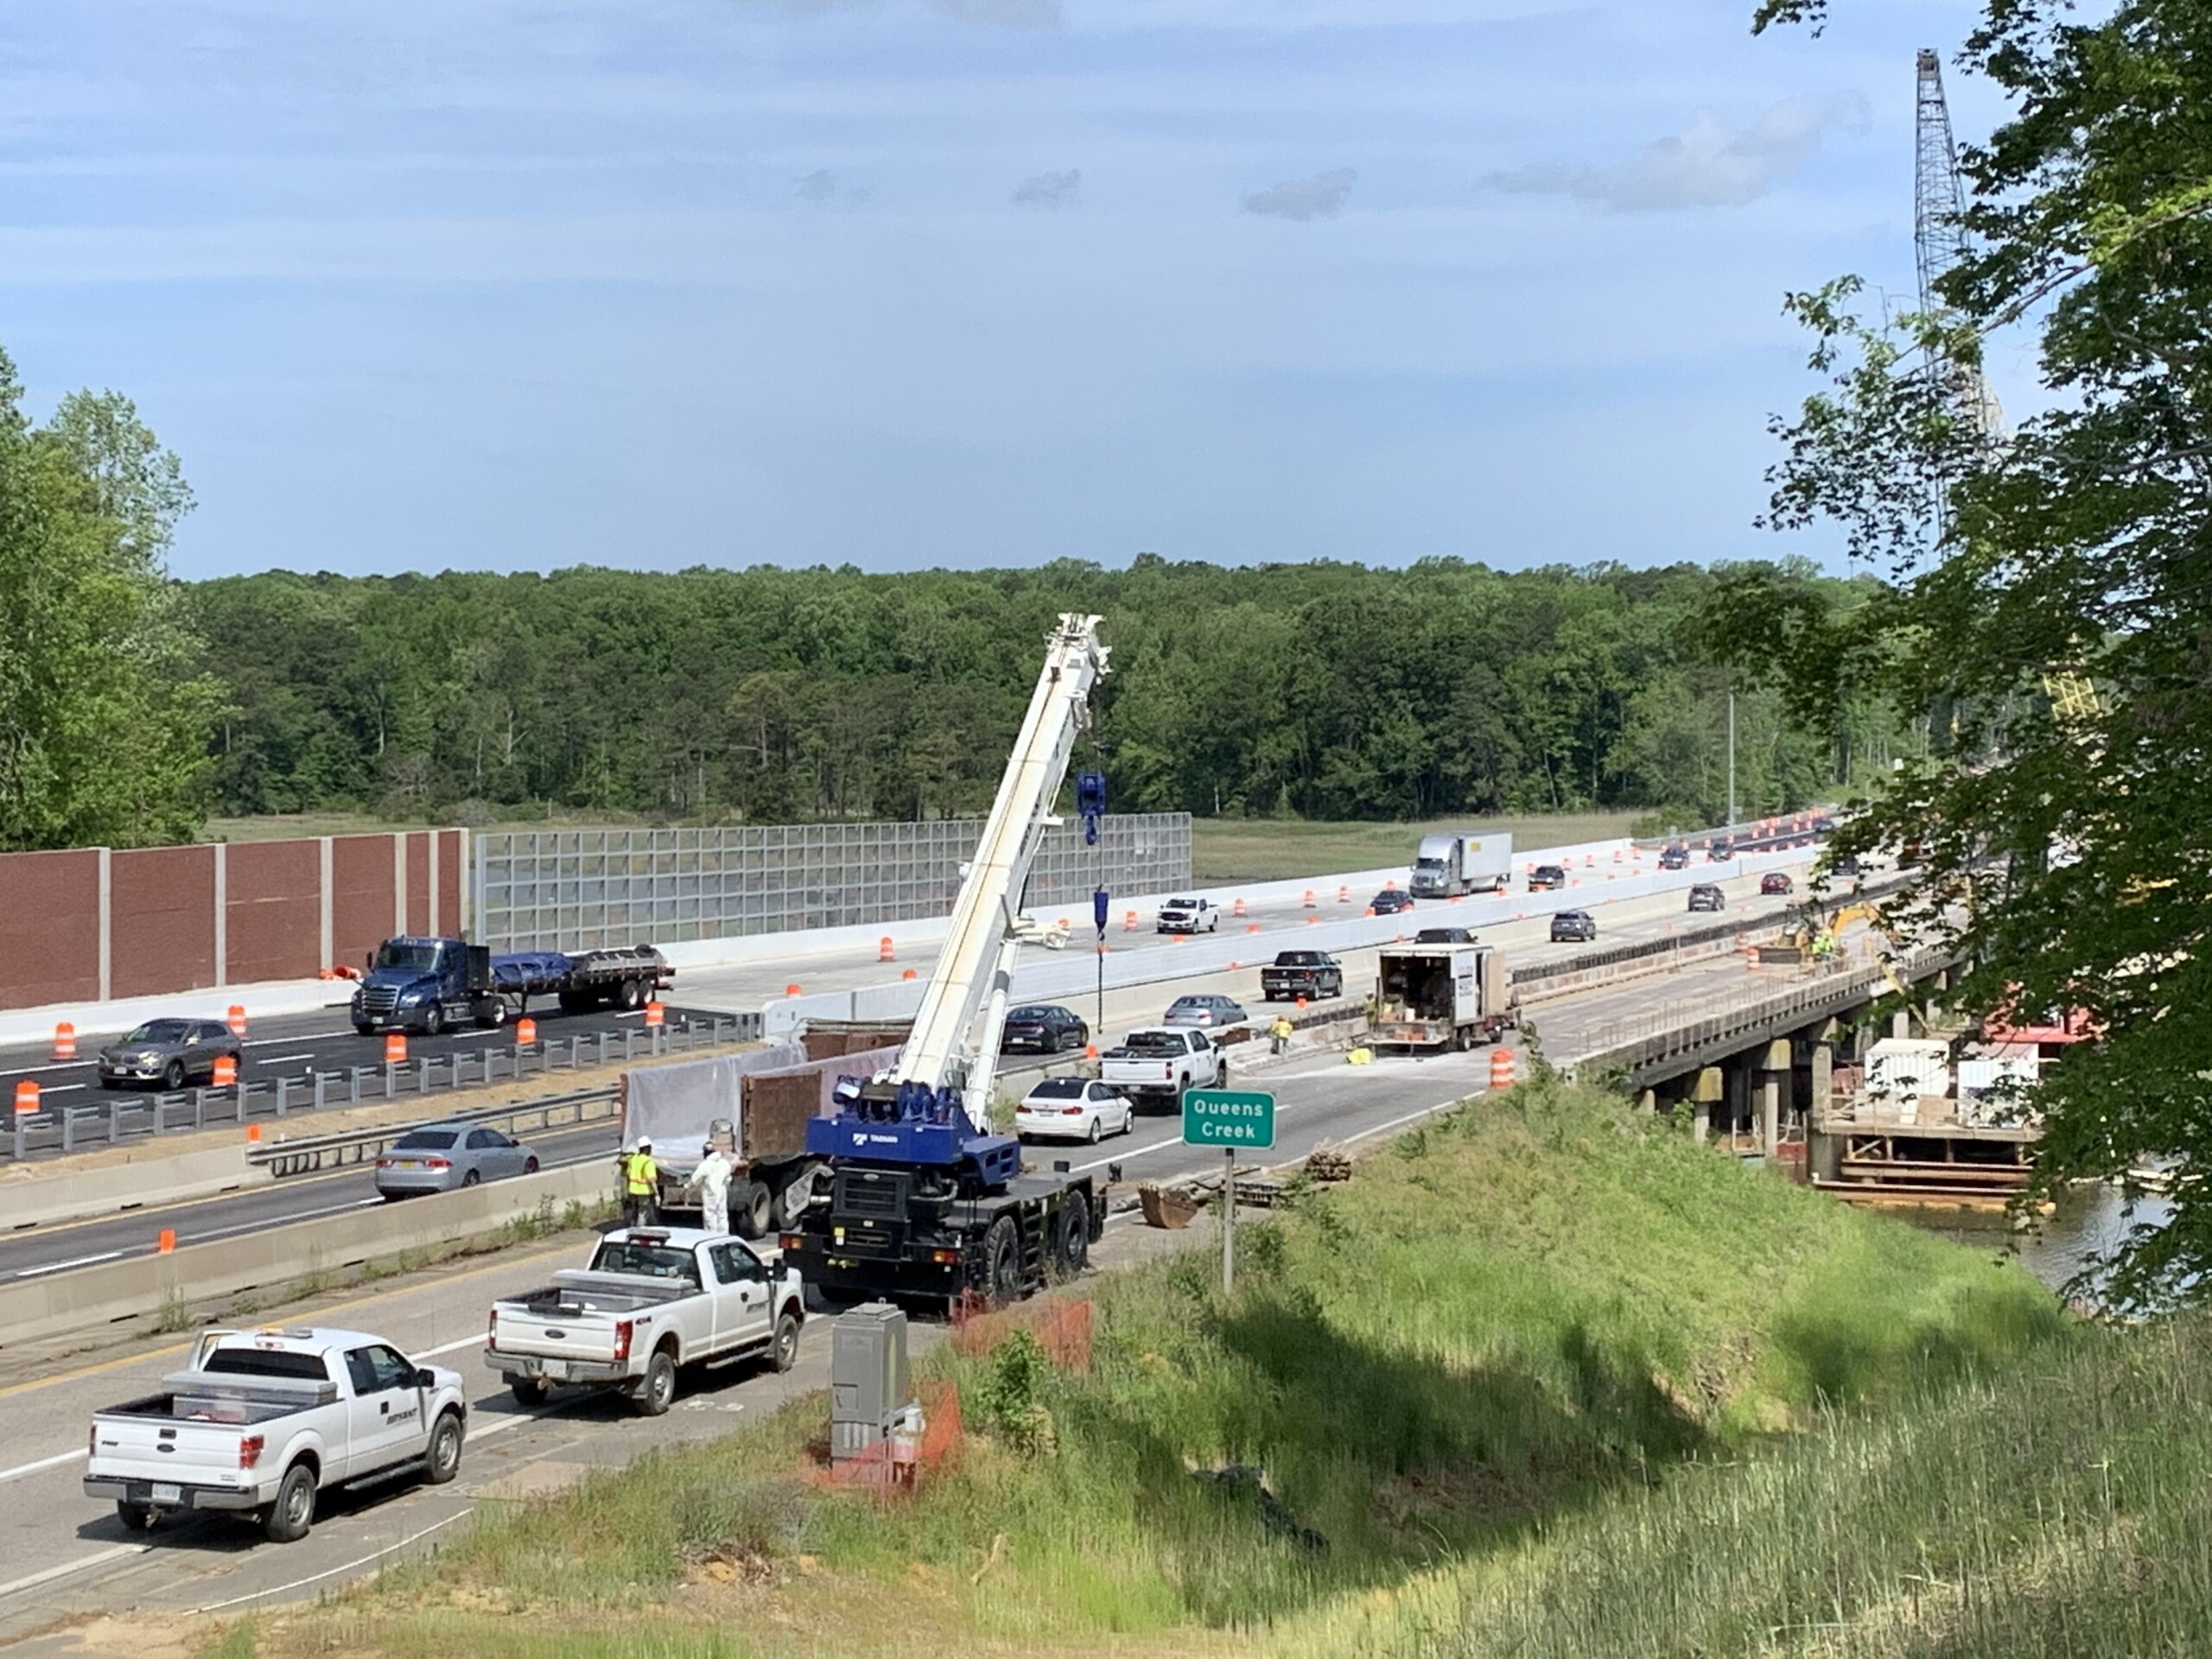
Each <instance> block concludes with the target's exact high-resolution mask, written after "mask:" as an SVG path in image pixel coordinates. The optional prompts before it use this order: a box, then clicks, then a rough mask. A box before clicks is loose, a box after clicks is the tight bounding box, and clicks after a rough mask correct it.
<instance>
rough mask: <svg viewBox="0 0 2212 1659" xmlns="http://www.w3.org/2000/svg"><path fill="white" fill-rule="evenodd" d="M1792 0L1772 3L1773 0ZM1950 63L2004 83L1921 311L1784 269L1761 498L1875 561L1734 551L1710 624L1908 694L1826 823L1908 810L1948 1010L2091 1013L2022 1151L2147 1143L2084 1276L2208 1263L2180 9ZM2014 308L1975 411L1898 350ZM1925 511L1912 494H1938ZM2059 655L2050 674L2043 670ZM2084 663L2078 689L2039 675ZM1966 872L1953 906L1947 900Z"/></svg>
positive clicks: (1975, 328) (1962, 336)
mask: <svg viewBox="0 0 2212 1659" xmlns="http://www.w3.org/2000/svg"><path fill="white" fill-rule="evenodd" d="M1819 10H1820V8H1819V7H1818V6H1817V5H1801V4H1789V3H1771V4H1769V5H1768V6H1766V7H1765V8H1764V10H1763V11H1762V12H1761V14H1760V16H1759V19H1758V22H1760V23H1761V24H1762V25H1764V23H1765V22H1771V21H1784V20H1788V19H1791V18H1801V19H1802V18H1807V17H1810V18H1812V19H1814V20H1815V21H1816V20H1817V16H1818V13H1819ZM1965 61H1966V64H1967V67H1969V68H1970V69H1973V70H1978V71H1980V73H1983V74H1986V75H1987V76H1988V77H1989V78H1990V79H1992V80H1993V81H1994V82H1995V83H1996V85H1997V86H1999V88H2001V89H2002V90H2003V92H2005V94H2006V96H2007V98H2008V99H2009V100H2010V103H2011V115H2010V118H2009V119H2007V120H2006V121H2005V124H2003V125H2002V126H2001V127H2000V128H1999V130H1998V131H1997V132H1996V133H1995V134H1994V135H1993V137H1991V139H1990V140H1989V142H1988V143H1986V145H1984V146H1981V147H1980V148H1977V149H1969V150H1968V151H1967V153H1966V155H1965V156H1963V158H1962V165H1963V168H1964V170H1965V172H1966V175H1967V179H1968V181H1969V182H1970V188H1971V193H1972V194H1971V202H1970V205H1969V207H1968V211H1967V219H1968V226H1969V229H1970V231H1971V232H1973V234H1974V237H1975V238H1976V239H1977V241H1978V245H1979V251H1978V252H1976V253H1975V254H1974V255H1973V256H1972V257H1969V258H1968V259H1967V262H1966V263H1965V264H1963V265H1962V266H1961V268H1960V269H1958V270H1955V271H1954V272H1953V273H1951V274H1950V275H1949V276H1948V277H1947V278H1945V279H1944V281H1943V283H1942V301H1943V302H1944V303H1943V308H1942V311H1941V312H1940V314H1939V315H1933V316H1917V317H1910V318H1905V319H1903V320H1901V321H1899V322H1898V323H1897V324H1896V325H1895V326H1880V325H1873V324H1869V323H1867V322H1866V321H1862V320H1861V319H1860V318H1859V316H1857V315H1854V313H1853V286H1854V285H1853V284H1851V283H1838V284H1834V285H1832V286H1831V287H1829V288H1827V289H1823V290H1821V291H1820V292H1818V293H1815V294H1810V295H1804V296H1796V297H1794V298H1793V300H1792V302H1791V305H1792V308H1793V309H1794V310H1795V311H1796V313H1797V314H1798V315H1800V316H1801V317H1802V319H1803V320H1804V321H1806V322H1807V323H1808V324H1809V325H1810V326H1811V327H1812V329H1813V330H1814V333H1815V337H1816V341H1817V344H1816V347H1815V354H1814V359H1813V361H1814V365H1815V369H1816V370H1817V371H1819V372H1821V373H1822V374H1824V375H1826V376H1827V377H1828V380H1829V384H1828V386H1827V389H1826V390H1824V391H1821V392H1820V393H1819V394H1817V395H1815V397H1811V398H1809V399H1808V401H1807V403H1806V404H1805V407H1804V410H1803V412H1802V416H1801V417H1800V418H1798V419H1797V420H1796V421H1795V422H1794V423H1789V425H1788V426H1787V427H1786V428H1785V429H1784V430H1783V437H1784V439H1785V441H1786V442H1787V444H1788V455H1787V458H1786V459H1785V461H1783V463H1782V464H1781V465H1780V467H1778V468H1777V474H1776V479H1775V481H1776V485H1777V489H1776V495H1775V514H1774V516H1775V519H1776V522H1777V524H1779V525H1781V526H1782V527H1783V528H1791V527H1795V526H1796V525H1799V524H1805V523H1808V522H1809V521H1810V520H1812V519H1813V518H1816V517H1821V516H1825V517H1827V518H1833V519H1834V520H1836V521H1838V522H1839V523H1840V524H1841V525H1842V526H1843V528H1844V530H1845V532H1846V534H1847V537H1848V538H1849V541H1850V543H1851V546H1852V549H1853V553H1854V554H1855V555H1857V556H1859V557H1860V558H1862V559H1865V560H1866V561H1869V562H1870V563H1873V564H1875V565H1877V566H1879V567H1882V568H1884V569H1885V574H1886V575H1888V576H1889V577H1890V578H1891V582H1892V583H1893V585H1892V586H1891V587H1889V588H1887V589H1886V590H1885V591H1884V592H1882V593H1880V594H1877V595H1875V596H1873V597H1872V598H1870V599H1869V601H1867V602H1866V603H1865V604H1863V605H1861V606H1859V607H1857V608H1856V609H1855V610H1853V611H1851V612H1849V613H1834V612H1832V611H1830V610H1828V609H1827V608H1826V607H1823V606H1822V605H1821V604H1820V603H1818V602H1817V601H1815V599H1814V598H1813V596H1812V595H1810V594H1808V591H1807V588H1806V584H1805V583H1804V582H1802V580H1801V579H1796V578H1792V577H1789V576H1787V575H1778V574H1775V573H1769V574H1768V575H1765V576H1764V577H1759V576H1755V575H1742V576H1740V577H1738V579H1737V580H1735V581H1733V582H1731V583H1730V584H1729V586H1728V588H1727V591H1726V594H1725V595H1724V597H1723V601H1722V604H1721V607H1720V609H1721V613H1722V615H1723V617H1724V619H1725V620H1726V626H1728V628H1729V629H1730V630H1732V633H1733V636H1734V638H1735V639H1737V640H1738V642H1739V643H1740V642H1744V641H1747V640H1749V639H1751V638H1754V637H1757V638H1759V639H1764V640H1765V641H1767V642H1768V644H1769V647H1770V648H1771V645H1772V643H1773V642H1775V641H1777V640H1779V641H1783V642H1786V650H1787V653H1788V656H1789V664H1790V674H1789V690H1790V693H1791V696H1792V700H1793V704H1794V706H1795V708H1796V712H1797V713H1798V714H1799V715H1800V716H1801V717H1802V718H1803V719H1804V720H1806V721H1808V723H1810V724H1812V725H1813V726H1814V727H1815V728H1818V729H1821V730H1824V731H1828V732H1834V731H1836V730H1837V729H1839V728H1840V727H1844V726H1847V725H1848V723H1849V721H1848V716H1847V712H1846V711H1847V707H1848V705H1849V704H1850V703H1851V702H1852V700H1853V698H1854V697H1863V696H1866V694H1868V693H1869V692H1872V693H1876V694H1879V695H1885V696H1887V697H1889V698H1890V699H1891V701H1892V702H1894V703H1895V705H1896V706H1897V707H1899V708H1901V709H1907V710H1911V711H1916V713H1918V714H1919V715H1921V716H1922V717H1923V720H1924V722H1925V725H1924V732H1925V738H1924V746H1923V747H1924V749H1925V753H1924V754H1913V755H1909V756H1905V757H1900V760H1899V762H1898V765H1899V766H1900V767H1901V770H1899V771H1897V772H1896V773H1894V781H1893V782H1892V783H1891V784H1890V785H1889V786H1887V787H1885V788H1883V789H1881V790H1879V791H1878V792H1876V793H1875V794H1874V795H1873V797H1872V802H1871V806H1870V810H1869V811H1868V812H1867V814H1866V817H1863V818H1862V819H1861V820H1860V821H1859V823H1857V824H1856V825H1855V826H1853V829H1852V831H1851V839H1852V840H1853V842H1854V843H1856V844H1858V845H1861V846H1865V845H1872V844H1880V843H1883V842H1889V843H1895V842H1901V841H1906V840H1917V841H1919V842H1922V843H1923V845H1924V846H1925V847H1926V848H1927V849H1928V853H1929V875H1928V879H1927V880H1925V881H1924V882H1923V883H1922V884H1921V885H1920V886H1919V887H1918V888H1917V889H1916V892H1915V893H1913V895H1912V896H1911V899H1910V902H1909V903H1908V904H1906V905H1905V906H1903V907H1902V908H1903V909H1904V912H1905V915H1906V918H1908V919H1910V920H1913V921H1916V923H1918V924H1919V925H1923V926H1925V927H1928V928H1929V929H1931V930H1934V931H1938V932H1942V933H1945V934H1948V935H1949V936H1951V937H1953V938H1955V939H1956V940H1957V941H1958V942H1959V944H1961V946H1962V947H1963V948H1964V950H1966V951H1967V954H1968V956H1969V957H1970V959H1971V960H1972V961H1973V962H1974V963H1975V964H1976V966H1975V967H1974V971H1973V972H1972V973H1971V974H1970V975H1969V976H1967V980H1966V982H1965V984H1964V985H1963V987H1962V988H1961V991H1960V993H1959V995H1961V998H1962V1000H1963V1001H1964V1002H1965V1003H1966V1004H1967V1006H1968V1007H1971V1008H1974V1009H1979V1010H1990V1009H1994V1008H1998V1007H2004V1006H2006V1005H2008V1004H2014V1003H2017V1004H2018V1005H2019V1006H2021V1007H2024V1008H2025V1009H2027V1010H2031V1011H2033V1010H2040V1009H2043V1008H2046V1007H2066V1006H2070V1007H2077V1008H2080V1009H2082V1010H2084V1011H2086V1012H2087V1013H2088V1014H2089V1015H2090V1016H2091V1017H2092V1018H2093V1019H2094V1021H2095V1022H2096V1024H2097V1026H2098V1027H2100V1029H2101V1033H2102V1034H2101V1038H2100V1039H2099V1040H2097V1041H2095V1042H2094V1043H2093V1044H2088V1045H2085V1046H2082V1047H2080V1048H2077V1049H2076V1050H2075V1052H2072V1053H2071V1054H2069V1056H2068V1058H2067V1059H2066V1060H2065V1062H2064V1063H2063V1065H2059V1066H2058V1067H2056V1069H2055V1070H2054V1071H2053V1072H2052V1073H2051V1074H2050V1076H2049V1077H2047V1078H2046V1080H2045V1082H2044V1085H2043V1087H2042V1089H2041V1090H2040V1094H2039V1097H2038V1103H2039V1104H2040V1106H2041V1107H2042V1109H2043V1110H2044V1113H2045V1115H2046V1133H2045V1135H2044V1141H2043V1144H2042V1149H2041V1153H2040V1155H2039V1164H2038V1173H2037V1181H2038V1184H2039V1185H2040V1187H2041V1189H2042V1190H2043V1191H2044V1192H2050V1191H2054V1190H2056V1188H2057V1187H2058V1186H2060V1185H2062V1184H2063V1183H2065V1182H2068V1181H2071V1180H2074V1179H2081V1178H2112V1177H2118V1178H2120V1179H2126V1176H2127V1172H2129V1171H2130V1170H2131V1169H2133V1168H2136V1167H2138V1166H2141V1165H2143V1164H2145V1163H2146V1162H2164V1163H2168V1164H2170V1165H2171V1166H2172V1170H2173V1177H2174V1178H2173V1180H2172V1188H2171V1190H2172V1192H2173V1200H2172V1202H2173V1218H2172V1221H2171V1224H2169V1225H2167V1226H2165V1227H2164V1228H2163V1229H2159V1230H2155V1231H2154V1230H2147V1229H2146V1230H2140V1231H2138V1232H2137V1233H2135V1234H2134V1235H2133V1236H2131V1237H2129V1238H2128V1239H2127V1240H2126V1241H2125V1243H2123V1244H2122V1245H2121V1246H2120V1249H2118V1250H2117V1252H2116V1254H2115V1255H2114V1256H2113V1259H2112V1260H2111V1261H2110V1262H2107V1264H2106V1267H2107V1269H2108V1271H2109V1274H2110V1275H2111V1280H2110V1281H2111V1285H2112V1287H2113V1291H2114V1292H2115V1293H2116V1294H2119V1295H2120V1296H2122V1297H2124V1298H2133V1299H2138V1300H2143V1299H2150V1298H2154V1297H2158V1296H2160V1295H2163V1294H2174V1293H2181V1294H2188V1295H2190V1296H2194V1297H2196V1298H2200V1299H2201V1298H2203V1297H2205V1296H2207V1295H2208V1294H2212V1273H2208V1270H2212V1181H2208V1177H2212V953H2208V950H2207V947H2206V930H2207V926H2208V924H2209V923H2212V755H2208V753H2207V752H2206V746H2207V741H2208V737H2209V736H2212V667H2209V666H2208V665H2209V664H2212V643H2208V642H2212V358H2208V347H2207V340H2208V336H2209V335H2212V330H2208V323H2209V322H2212V218H2209V217H2208V209H2212V121H2208V119H2207V111H2212V8H2207V7H2205V6H2204V5H2203V4H2202V3H2201V0H2124V3H2120V4H2119V5H2116V6H2113V7H2112V8H2111V9H2109V10H2107V11H2105V12H2104V13H2103V14H2102V16H2101V17H2100V18H2099V19H2098V20H2097V21H2094V22H2088V21H2083V20H2082V17H2081V16H2080V15H2079V14H2077V13H2075V12H2073V11H2071V10H2069V9H2067V8H2066V7H2064V6H2062V5H2060V4H2057V3H2055V0H1989V3H1988V4H1987V6H1986V10H1985V13H1984V16H1983V21H1982V22H1981V25H1980V29H1978V31H1977V32H1976V33H1975V34H1974V35H1973V37H1972V38H1971V39H1970V41H1969V42H1968V45H1967V50H1966V54H1965ZM2022 321H2025V322H2026V324H2027V326H2029V327H2032V328H2033V329H2034V331H2035V332H2036V334H2037V346H2038V348H2039V365H2040V368H2039V373H2040V378H2041V379H2042V382H2043V392H2044V396H2043V397H2042V399H2041V400H2040V401H2041V402H2042V404H2044V406H2043V407H2041V408H2039V409H2038V410H2037V411H2036V412H2034V413H2032V414H2030V415H2028V416H2026V417H2025V418H2024V419H2022V420H2021V421H2020V422H2019V423H2018V428H2017V430H2015V431H2014V432H2013V433H2012V435H2011V436H2010V437H2009V438H2008V439H2007V440H2005V442H2002V443H1996V444H1992V443H1988V442H1983V441H1982V440H1981V439H1980V436H1979V435H1978V433H1977V432H1976V431H1975V430H1974V427H1973V424H1972V423H1969V422H1967V421H1964V420H1962V419H1961V418H1960V417H1959V416H1958V415H1957V413H1956V411H1957V410H1958V409H1959V403H1958V400H1957V399H1956V397H1955V395H1954V394H1955V387H1953V386H1951V385H1947V384H1946V378H1945V377H1944V376H1943V375H1942V374H1940V373H1933V372H1929V369H1928V368H1927V367H1926V366H1925V365H1926V364H1927V362H1928V361H1929V358H1930V356H1931V355H1932V356H1933V357H1934V358H1935V359H1936V360H1938V361H1942V360H1950V361H1965V362H1967V363H1971V362H1972V361H1974V356H1975V353H1976V352H1977V350H1978V347H1979V344H1980V341H1981V340H1983V339H1984V338H1985V337H1986V335H1987V334H1990V333H1991V332H1993V331H1995V330H1997V329H1999V328H2003V327H2008V326H2010V325H2012V324H2014V323H2018V322H2022ZM1939 499H1941V500H1942V501H1943V502H1944V503H1945V505H1946V506H1947V508H1948V510H1947V511H1946V512H1942V513H1940V514H1939V513H1938V512H1936V504H1937V502H1938V500H1939ZM2069 676H2071V677H2078V678H2076V679H2074V680H2069V679H2068V678H2065V677H2069ZM2075 684H2082V685H2087V686H2089V687H2092V688H2093V689H2094V705H2093V706H2088V705H2081V706H2073V705H2075V703H2076V700H2075V699H2074V698H2072V697H2070V696H2069V697H2067V698H2064V699H2062V700H2060V701H2061V702H2063V703H2064V704H2066V705H2069V706H2067V707H2063V708H2055V707H2054V699H2053V698H2052V697H2050V696H2047V695H2046V693H2047V691H2048V690H2049V689H2050V687H2052V686H2054V685H2056V686H2060V687H2063V688H2067V689H2069V690H2070V689H2071V688H2072V686H2074V685H2075ZM1962 906H1963V907H1962Z"/></svg>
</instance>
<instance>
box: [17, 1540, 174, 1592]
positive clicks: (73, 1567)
mask: <svg viewBox="0 0 2212 1659" xmlns="http://www.w3.org/2000/svg"><path fill="white" fill-rule="evenodd" d="M151 1548H153V1546H152V1545H151V1544H114V1545H111V1546H110V1547H109V1548H106V1549H103V1550H101V1551H100V1552H99V1554H93V1555H83V1556H79V1558H78V1559H77V1560H73V1561H64V1562H62V1563H61V1564H60V1566H59V1567H48V1568H47V1569H46V1571H45V1572H43V1573H32V1574H31V1575H30V1576H29V1577H28V1578H22V1579H16V1580H12V1581H10V1583H7V1584H0V1599H5V1598H7V1597H9V1596H13V1595H17V1594H20V1593H21V1592H23V1591H25V1590H35V1589H37V1588H38V1587H39V1586H41V1585H42V1584H52V1583H53V1582H54V1580H56V1579H66V1578H68V1577H70V1576H71V1575H72V1574H74V1573H89V1572H91V1571H92V1568H94V1567H104V1566H105V1565H106V1564H107V1563H108V1562H110V1561H115V1560H122V1559H123V1557H124V1556H125V1555H143V1554H145V1553H146V1552H147V1551H148V1550H149V1549H151Z"/></svg>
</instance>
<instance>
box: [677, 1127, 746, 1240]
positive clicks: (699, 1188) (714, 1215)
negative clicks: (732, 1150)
mask: <svg viewBox="0 0 2212 1659" xmlns="http://www.w3.org/2000/svg"><path fill="white" fill-rule="evenodd" d="M736 1174H737V1160H736V1159H734V1158H733V1157H732V1156H731V1155H730V1154H729V1153H728V1151H726V1150H725V1149H724V1148H722V1147H708V1148H707V1155H706V1156H705V1157H703V1158H702V1159H701V1160H699V1167H698V1168H696V1169H695V1170H693V1171H692V1172H691V1179H690V1182H689V1183H687V1184H686V1185H685V1186H684V1189H683V1190H684V1192H687V1193H691V1192H696V1193H697V1194H698V1195H699V1224H700V1225H701V1226H702V1227H703V1228H705V1229H706V1230H708V1231H709V1232H710V1233H726V1232H728V1231H729V1184H730V1181H731V1179H733V1178H734V1176H735V1175H736Z"/></svg>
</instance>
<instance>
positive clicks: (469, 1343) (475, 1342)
mask: <svg viewBox="0 0 2212 1659" xmlns="http://www.w3.org/2000/svg"><path fill="white" fill-rule="evenodd" d="M483 1345H484V1333H483V1332H477V1333H476V1335H474V1336H473V1337H463V1338H461V1340H460V1341H459V1342H448V1343H442V1344H439V1345H438V1346H437V1347H435V1348H425V1349H423V1351H422V1352H420V1353H418V1354H416V1356H415V1357H416V1358H417V1359H435V1358H436V1357H438V1356H439V1355H440V1354H450V1353H452V1352H454V1351H455V1350H457V1349H461V1348H480V1347H482V1346H483ZM6 1478H7V1477H6V1476H4V1475H0V1480H4V1479H6Z"/></svg>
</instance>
